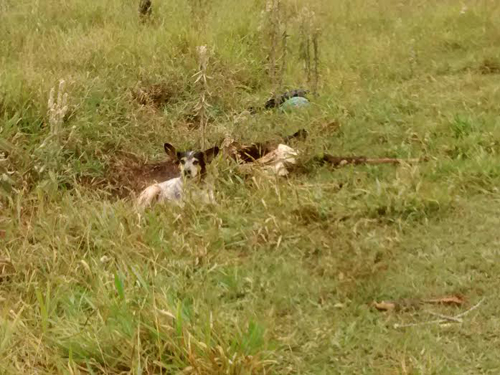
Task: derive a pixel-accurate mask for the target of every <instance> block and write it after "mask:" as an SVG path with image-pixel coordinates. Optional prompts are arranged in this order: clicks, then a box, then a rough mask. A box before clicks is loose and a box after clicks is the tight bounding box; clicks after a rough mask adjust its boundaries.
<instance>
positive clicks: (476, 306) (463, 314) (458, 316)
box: [455, 298, 484, 319]
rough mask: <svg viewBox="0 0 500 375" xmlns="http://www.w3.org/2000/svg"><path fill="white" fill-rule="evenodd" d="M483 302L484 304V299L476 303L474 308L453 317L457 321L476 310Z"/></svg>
mask: <svg viewBox="0 0 500 375" xmlns="http://www.w3.org/2000/svg"><path fill="white" fill-rule="evenodd" d="M483 302H484V298H483V299H482V300H481V301H479V302H478V303H476V304H475V305H474V306H472V307H471V308H470V309H469V310H467V311H465V312H463V313H461V314H458V315H455V318H457V319H458V318H461V317H462V316H465V315H467V314H468V313H470V312H471V311H473V310H475V309H477V308H478V307H479V306H480V305H481V304H482V303H483Z"/></svg>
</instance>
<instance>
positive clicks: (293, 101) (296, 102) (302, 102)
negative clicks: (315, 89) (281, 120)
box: [280, 96, 310, 111]
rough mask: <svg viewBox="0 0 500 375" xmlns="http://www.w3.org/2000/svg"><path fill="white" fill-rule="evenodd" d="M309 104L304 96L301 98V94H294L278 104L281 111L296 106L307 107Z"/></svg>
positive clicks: (292, 108)
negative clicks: (294, 95)
mask: <svg viewBox="0 0 500 375" xmlns="http://www.w3.org/2000/svg"><path fill="white" fill-rule="evenodd" d="M309 104H310V103H309V100H307V99H306V98H303V97H302V96H296V97H293V98H290V99H288V100H287V101H285V102H284V103H283V104H282V105H281V106H280V109H281V110H282V111H290V110H294V109H296V108H303V107H308V106H309Z"/></svg>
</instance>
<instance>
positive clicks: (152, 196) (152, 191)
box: [137, 143, 219, 209]
mask: <svg viewBox="0 0 500 375" xmlns="http://www.w3.org/2000/svg"><path fill="white" fill-rule="evenodd" d="M163 148H164V149H165V152H166V153H167V155H168V156H169V157H170V158H171V159H172V160H174V161H175V162H176V163H177V164H178V165H179V169H180V172H181V173H180V174H181V175H180V176H179V177H175V178H172V179H170V180H167V181H164V182H161V183H156V184H154V185H151V186H149V187H147V188H146V189H144V190H143V191H142V193H141V194H140V195H139V198H138V199H137V204H138V206H139V208H141V209H144V208H146V207H148V206H150V205H151V204H153V203H155V202H158V203H161V202H165V201H170V202H173V203H176V204H182V203H183V198H184V195H185V191H184V190H185V184H186V183H187V182H188V181H189V182H195V183H196V185H198V186H199V187H201V188H202V190H203V191H201V200H202V201H203V202H205V203H213V202H214V197H213V191H212V190H211V189H210V188H209V187H207V186H200V185H204V184H205V177H206V174H207V169H206V167H207V164H209V163H210V162H211V161H212V160H213V159H214V157H216V156H217V154H218V153H219V148H218V147H217V146H216V147H213V148H210V149H208V150H206V151H184V152H178V151H176V149H175V147H174V146H172V145H171V144H170V143H165V144H164V145H163ZM199 192H200V191H199Z"/></svg>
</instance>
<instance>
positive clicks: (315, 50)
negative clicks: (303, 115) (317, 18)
mask: <svg viewBox="0 0 500 375" xmlns="http://www.w3.org/2000/svg"><path fill="white" fill-rule="evenodd" d="M318 37H319V31H318V30H315V31H314V34H313V38H312V42H313V53H314V60H313V61H314V81H313V87H312V90H313V95H314V96H317V95H318V84H319V45H318Z"/></svg>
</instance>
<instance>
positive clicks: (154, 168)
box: [82, 152, 179, 198]
mask: <svg viewBox="0 0 500 375" xmlns="http://www.w3.org/2000/svg"><path fill="white" fill-rule="evenodd" d="M108 165H109V166H108V168H107V169H106V172H105V174H104V176H103V177H102V178H94V179H92V180H86V181H82V183H83V184H84V185H91V186H92V187H98V188H101V189H103V190H106V191H108V192H110V193H111V194H112V195H113V196H115V197H118V198H125V197H127V196H130V195H131V194H135V193H138V192H140V191H141V190H143V189H144V188H146V187H147V186H149V185H151V184H154V183H156V182H162V181H166V180H169V179H171V178H174V177H177V176H178V175H179V168H178V166H177V164H176V163H175V162H173V161H171V160H165V161H158V162H152V163H148V162H145V161H143V160H140V159H139V158H138V157H137V156H136V155H133V154H129V153H123V152H122V153H120V154H119V155H117V156H116V157H115V158H113V159H112V160H110V162H109V164H108Z"/></svg>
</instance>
